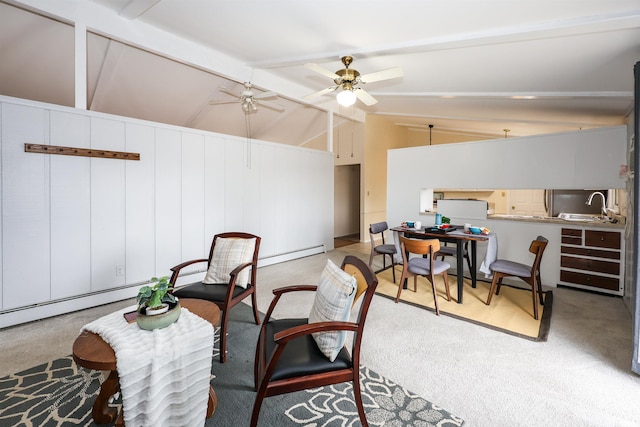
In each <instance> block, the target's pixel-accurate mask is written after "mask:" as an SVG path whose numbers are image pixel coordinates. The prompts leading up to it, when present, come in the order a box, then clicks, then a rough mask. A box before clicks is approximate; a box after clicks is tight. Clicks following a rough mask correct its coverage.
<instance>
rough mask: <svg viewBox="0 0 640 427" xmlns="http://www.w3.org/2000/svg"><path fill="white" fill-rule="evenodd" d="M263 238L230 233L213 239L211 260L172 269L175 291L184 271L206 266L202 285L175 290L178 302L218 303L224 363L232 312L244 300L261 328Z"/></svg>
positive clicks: (191, 285)
mask: <svg viewBox="0 0 640 427" xmlns="http://www.w3.org/2000/svg"><path fill="white" fill-rule="evenodd" d="M260 240H261V239H260V237H258V236H255V235H253V234H249V233H240V232H230V233H221V234H216V235H215V236H213V242H212V243H211V250H210V251H209V258H204V259H196V260H191V261H186V262H183V263H181V264H178V265H176V266H175V267H173V268H172V269H171V271H172V275H171V280H170V282H171V284H172V285H173V286H174V287H175V284H176V281H177V280H178V276H179V275H180V270H182V269H183V268H185V267H187V266H189V265H192V264H195V263H201V262H206V263H207V275H206V276H205V278H204V279H203V281H201V282H195V283H191V284H188V285H185V286H181V287H180V288H177V289H175V288H174V291H173V294H174V295H175V296H177V297H178V298H196V299H204V300H207V301H211V302H213V303H215V304H216V305H217V306H218V307H219V308H220V311H221V312H222V319H221V321H220V326H221V330H220V362H221V363H224V362H226V360H227V324H228V323H229V310H231V308H233V307H234V306H235V305H236V304H238V303H240V302H241V301H242V300H243V299H245V298H247V297H251V305H252V306H253V315H254V318H255V321H256V325H259V324H260V316H259V314H258V303H257V300H256V271H257V269H258V251H259V250H260Z"/></svg>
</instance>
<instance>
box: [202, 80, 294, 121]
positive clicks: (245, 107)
mask: <svg viewBox="0 0 640 427" xmlns="http://www.w3.org/2000/svg"><path fill="white" fill-rule="evenodd" d="M243 85H244V90H242V91H241V92H240V93H234V92H232V91H230V90H229V89H227V88H225V87H223V86H220V91H221V92H224V93H226V94H227V95H231V96H233V97H234V98H236V99H234V100H230V101H224V100H218V101H210V102H209V104H210V105H221V104H235V103H240V104H241V106H242V111H244V113H245V114H252V113H257V112H258V105H260V106H263V107H266V108H269V109H271V110H275V111H279V112H282V111H284V107H283V106H282V105H279V104H274V103H272V102H268V101H269V100H273V99H276V98H277V97H278V94H277V93H275V92H262V93H255V92H254V91H253V89H252V88H253V86H252V84H251V82H244V83H243Z"/></svg>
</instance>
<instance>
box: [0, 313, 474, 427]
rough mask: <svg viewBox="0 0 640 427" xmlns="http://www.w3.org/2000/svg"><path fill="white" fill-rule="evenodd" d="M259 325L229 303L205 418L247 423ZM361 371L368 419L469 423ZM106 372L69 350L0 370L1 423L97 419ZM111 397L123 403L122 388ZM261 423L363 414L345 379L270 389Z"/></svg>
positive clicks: (353, 418) (312, 422)
mask: <svg viewBox="0 0 640 427" xmlns="http://www.w3.org/2000/svg"><path fill="white" fill-rule="evenodd" d="M258 332H259V329H258V326H257V325H256V324H255V323H253V321H252V314H251V309H250V308H249V307H248V306H245V305H244V304H240V305H238V306H236V307H235V308H234V309H233V310H232V311H231V315H230V322H229V335H228V336H229V340H228V344H227V346H228V350H229V354H228V360H227V362H226V363H224V364H220V363H219V362H218V361H219V358H218V357H217V354H214V356H213V360H214V362H213V368H212V371H213V372H212V380H211V384H212V386H213V388H214V389H215V390H216V394H217V396H218V407H217V409H216V412H215V413H214V414H213V416H212V417H211V418H210V419H208V420H207V422H206V424H205V425H206V426H220V425H224V426H227V425H249V419H250V417H251V408H252V407H253V401H254V399H255V391H254V390H253V352H254V350H255V343H256V342H257V335H258ZM70 346H71V345H70ZM216 347H218V346H217V339H216ZM214 352H215V353H217V350H215V351H214ZM360 379H361V382H362V391H363V402H364V405H365V411H366V412H367V420H368V422H369V424H370V425H372V426H382V425H384V426H390V427H400V426H418V427H429V426H443V427H446V426H461V425H463V423H464V421H463V420H462V419H461V418H459V417H456V416H454V415H452V414H451V413H449V412H448V411H446V410H444V409H442V408H439V407H438V406H436V405H434V404H432V403H431V402H429V401H427V400H425V399H423V398H422V397H420V396H417V395H415V394H414V393H411V392H410V391H408V390H406V389H405V388H403V387H401V386H399V385H397V384H395V383H394V382H393V381H390V380H389V379H387V378H384V377H382V376H380V375H378V374H377V373H375V372H373V371H371V370H370V369H367V368H365V367H362V368H361V371H360ZM102 380H103V377H102V373H101V372H100V371H89V370H86V369H84V368H80V367H78V366H77V365H76V364H75V363H74V362H73V359H72V358H71V356H68V357H63V358H61V359H56V360H53V361H52V362H49V363H46V364H43V365H39V366H36V367H34V368H31V369H28V370H26V371H22V372H19V373H16V374H13V375H9V376H7V377H4V378H0V426H24V427H27V426H95V425H96V424H95V423H94V422H93V419H92V418H91V408H92V405H93V402H94V400H95V398H96V396H97V395H98V392H99V388H100V384H101V382H102ZM112 404H113V405H114V406H116V407H118V408H119V406H120V399H119V398H118V396H115V397H114V400H113V403H112ZM258 424H259V426H276V425H277V426H306V427H313V426H327V427H329V426H336V427H337V426H344V427H346V426H349V427H355V426H359V425H360V420H359V418H358V413H357V410H356V406H355V403H354V401H353V390H352V386H351V383H342V384H337V385H334V386H330V387H322V388H317V389H311V390H307V391H301V392H296V393H290V394H285V395H280V396H273V397H269V398H267V399H265V401H264V403H263V405H262V410H261V412H260V421H259V423H258Z"/></svg>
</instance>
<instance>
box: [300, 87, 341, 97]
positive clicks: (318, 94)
mask: <svg viewBox="0 0 640 427" xmlns="http://www.w3.org/2000/svg"><path fill="white" fill-rule="evenodd" d="M337 88H338V86H330V87H328V88H326V89H322V90H319V91H317V92H314V93H310V94H309V95H305V96H303V97H302V99H312V98H317V97H319V96H322V95H324V94H325V93H329V92H333V91H334V90H336V89H337Z"/></svg>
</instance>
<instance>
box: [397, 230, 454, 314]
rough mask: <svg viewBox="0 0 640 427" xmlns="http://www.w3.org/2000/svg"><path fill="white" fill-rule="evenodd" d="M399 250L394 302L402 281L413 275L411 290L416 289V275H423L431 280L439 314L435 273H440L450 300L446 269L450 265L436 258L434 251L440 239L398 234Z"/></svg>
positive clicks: (437, 248) (400, 289) (400, 291)
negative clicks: (412, 255)
mask: <svg viewBox="0 0 640 427" xmlns="http://www.w3.org/2000/svg"><path fill="white" fill-rule="evenodd" d="M400 249H401V250H400V252H401V253H402V276H401V278H400V282H399V284H398V295H397V296H396V303H397V302H398V301H399V300H400V294H401V293H402V287H403V285H404V281H405V280H406V279H407V278H409V277H411V276H413V291H414V292H416V291H417V289H418V288H417V285H418V283H417V280H418V276H423V277H425V278H426V279H427V280H428V281H429V282H431V289H432V290H433V303H434V305H435V308H436V314H437V315H439V314H440V309H439V308H438V293H437V291H436V279H435V276H436V275H442V277H443V278H444V285H445V289H446V291H447V301H451V292H450V290H449V276H448V274H447V270H449V268H450V267H451V265H449V263H447V262H445V261H442V260H438V259H436V256H435V255H436V253H437V252H438V250H439V249H440V241H439V240H438V239H428V240H424V239H408V238H406V237H404V236H400ZM410 254H415V255H420V256H419V257H410Z"/></svg>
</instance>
